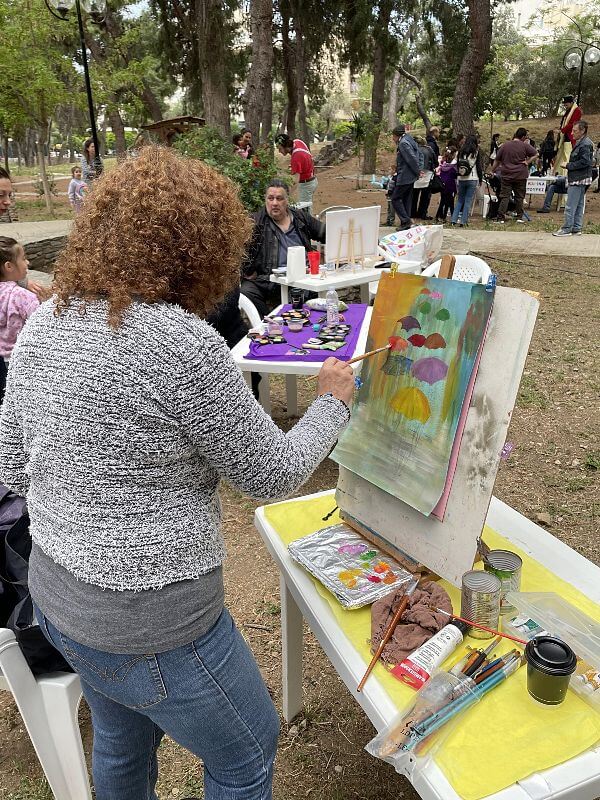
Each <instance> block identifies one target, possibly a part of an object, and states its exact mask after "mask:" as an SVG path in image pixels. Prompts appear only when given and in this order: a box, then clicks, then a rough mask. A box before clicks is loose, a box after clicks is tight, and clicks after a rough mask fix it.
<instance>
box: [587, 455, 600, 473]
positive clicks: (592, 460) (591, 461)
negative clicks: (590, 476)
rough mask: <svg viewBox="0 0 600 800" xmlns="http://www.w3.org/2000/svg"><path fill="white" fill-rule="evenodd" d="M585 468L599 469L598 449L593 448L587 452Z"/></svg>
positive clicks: (599, 457)
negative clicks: (590, 451)
mask: <svg viewBox="0 0 600 800" xmlns="http://www.w3.org/2000/svg"><path fill="white" fill-rule="evenodd" d="M585 466H586V469H589V470H593V471H594V472H595V471H597V470H600V450H594V451H593V452H592V453H588V454H587V455H586V457H585Z"/></svg>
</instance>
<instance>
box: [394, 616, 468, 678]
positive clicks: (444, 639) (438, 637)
mask: <svg viewBox="0 0 600 800" xmlns="http://www.w3.org/2000/svg"><path fill="white" fill-rule="evenodd" d="M467 629H468V625H465V623H464V622H460V621H459V620H453V621H452V622H449V623H448V625H445V626H444V627H443V628H442V630H441V631H439V632H438V633H436V634H435V636H433V637H432V638H431V639H429V640H428V641H426V642H425V644H422V645H421V646H420V647H419V648H418V649H417V650H415V652H414V653H411V654H410V655H409V656H407V657H406V658H405V659H404V661H402V662H401V663H400V664H396V666H395V667H394V668H393V669H392V670H391V673H392V675H394V676H395V677H396V678H398V679H399V680H401V681H402V682H403V683H406V684H408V686H412V688H413V689H420V688H421V686H423V684H424V683H426V682H427V681H428V680H429V678H430V677H431V674H432V672H433V671H434V669H435V668H436V667H438V666H439V665H440V664H441V663H442V662H443V661H445V660H446V659H447V658H448V656H449V655H450V653H452V652H453V651H454V650H455V649H456V648H457V647H458V645H459V644H460V643H461V642H462V640H463V638H464V634H465V633H466V631H467Z"/></svg>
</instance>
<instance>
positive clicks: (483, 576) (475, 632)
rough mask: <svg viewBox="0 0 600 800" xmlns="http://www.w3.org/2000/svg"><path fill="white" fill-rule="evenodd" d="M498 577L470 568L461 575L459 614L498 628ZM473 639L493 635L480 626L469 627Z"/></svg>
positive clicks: (486, 637)
mask: <svg viewBox="0 0 600 800" xmlns="http://www.w3.org/2000/svg"><path fill="white" fill-rule="evenodd" d="M501 590H502V584H501V582H500V578H498V577H497V576H496V575H493V574H492V573H490V572H485V571H483V570H470V571H469V572H465V574H464V575H463V577H462V593H461V601H460V615H461V617H466V618H467V619H470V620H473V622H477V623H479V624H480V625H486V626H487V627H488V628H496V629H497V628H498V622H499V619H500V594H501ZM469 635H470V636H472V637H473V638H474V639H489V638H491V636H492V635H493V634H492V633H488V632H487V631H485V630H481V629H480V628H471V630H470V631H469Z"/></svg>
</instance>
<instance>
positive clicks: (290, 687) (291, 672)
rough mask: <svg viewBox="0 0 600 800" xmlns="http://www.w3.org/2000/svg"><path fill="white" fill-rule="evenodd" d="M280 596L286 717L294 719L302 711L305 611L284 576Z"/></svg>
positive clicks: (284, 709) (284, 714)
mask: <svg viewBox="0 0 600 800" xmlns="http://www.w3.org/2000/svg"><path fill="white" fill-rule="evenodd" d="M279 581H280V595H281V649H282V661H283V664H282V677H283V718H284V719H285V721H286V722H291V721H292V720H293V719H294V717H295V716H297V715H298V714H299V713H300V712H301V711H302V706H303V702H302V613H301V612H300V609H299V608H298V606H297V604H296V601H295V600H294V598H293V597H292V594H291V592H290V590H289V589H288V587H287V584H286V582H285V579H284V577H283V575H282V576H281V577H280V579H279Z"/></svg>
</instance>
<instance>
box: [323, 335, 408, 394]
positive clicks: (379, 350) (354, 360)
mask: <svg viewBox="0 0 600 800" xmlns="http://www.w3.org/2000/svg"><path fill="white" fill-rule="evenodd" d="M391 346H392V345H391V344H390V343H389V342H388V344H386V345H384V346H383V347H377V348H376V349H375V350H369V352H368V353H363V354H362V355H361V356H354V358H351V359H350V361H339V360H338V359H337V358H328V359H327V361H325V362H324V363H323V367H324V366H325V364H327V362H328V361H338V363H339V364H345V365H346V366H350V364H356V363H357V362H358V361H362V360H363V359H365V358H370V357H371V356H374V355H376V354H377V353H383V352H385V351H386V350H389V349H390V347H391ZM323 367H321V372H319V373H318V374H317V375H311V376H310V378H309V379H308V380H309V381H314V380H317V379H320V377H321V373H322V372H323ZM352 374H353V375H354V373H352ZM319 388H320V381H319Z"/></svg>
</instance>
